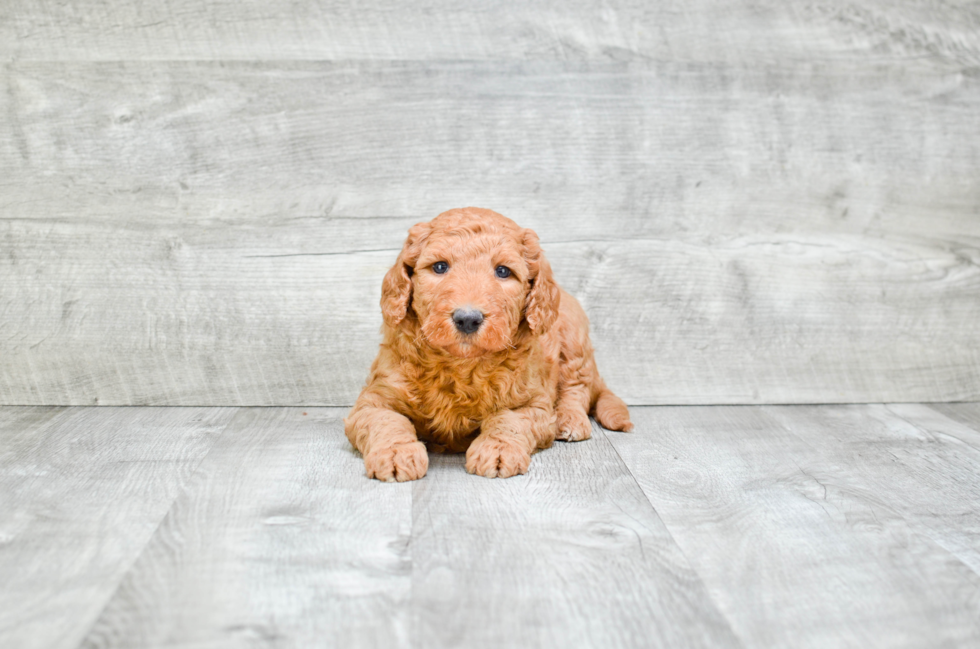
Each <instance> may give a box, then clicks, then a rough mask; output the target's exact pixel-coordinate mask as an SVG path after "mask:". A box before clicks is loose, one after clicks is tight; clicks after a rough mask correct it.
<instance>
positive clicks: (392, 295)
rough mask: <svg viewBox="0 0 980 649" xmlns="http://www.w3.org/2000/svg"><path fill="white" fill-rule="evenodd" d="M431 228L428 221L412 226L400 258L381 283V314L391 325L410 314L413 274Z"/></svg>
mask: <svg viewBox="0 0 980 649" xmlns="http://www.w3.org/2000/svg"><path fill="white" fill-rule="evenodd" d="M430 230H431V227H430V226H429V224H428V223H416V224H415V225H413V226H412V227H411V229H410V230H409V231H408V238H407V239H405V245H404V246H403V247H402V251H401V253H399V255H398V260H397V261H396V262H395V265H394V266H392V267H391V270H389V271H388V273H387V274H386V275H385V278H384V281H383V282H382V283H381V315H382V317H384V321H385V324H386V325H387V326H389V327H396V326H398V323H399V322H401V321H402V320H404V319H405V316H406V315H407V314H408V305H409V304H410V303H411V301H412V274H413V273H414V272H415V263H416V262H417V261H418V260H419V254H420V253H421V252H422V244H423V243H425V240H426V238H428V236H429V231H430Z"/></svg>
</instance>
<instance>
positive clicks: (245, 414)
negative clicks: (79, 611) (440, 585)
mask: <svg viewBox="0 0 980 649" xmlns="http://www.w3.org/2000/svg"><path fill="white" fill-rule="evenodd" d="M345 412H346V411H345V410H344V409H340V408H334V409H308V410H301V409H296V408H256V409H242V410H241V411H240V413H239V416H238V417H237V418H236V419H235V421H233V422H232V423H231V425H229V427H228V429H227V430H226V432H225V434H224V435H223V436H222V438H221V440H220V441H219V442H218V443H217V444H216V445H215V447H214V449H213V450H212V452H211V453H210V454H209V455H208V457H207V459H206V460H205V461H204V462H202V463H201V465H200V467H199V468H198V471H197V472H196V474H195V476H194V478H193V480H192V482H191V484H190V486H189V487H188V488H187V490H186V491H185V493H184V494H183V495H182V497H181V498H180V499H179V500H178V501H177V502H176V503H175V504H174V507H173V508H172V509H171V510H170V512H169V514H168V515H167V517H166V519H164V521H163V522H162V523H161V525H160V529H159V530H158V531H157V534H156V535H155V536H154V538H153V540H152V541H151V542H150V543H149V544H148V546H147V548H146V549H145V550H144V552H143V553H142V555H141V556H140V558H139V560H138V561H137V562H136V564H135V565H134V566H133V569H132V570H131V571H130V573H129V574H128V575H127V577H126V579H125V580H124V581H123V583H122V584H121V586H120V587H119V589H118V590H117V591H116V593H115V595H114V597H113V599H112V601H110V602H109V604H108V605H107V606H106V608H105V610H104V611H103V612H102V615H101V616H100V618H99V620H98V621H97V622H96V624H95V625H94V626H93V627H92V629H91V631H90V632H89V634H88V636H87V638H86V640H85V646H88V647H125V648H133V647H157V646H162V645H167V646H180V647H202V646H207V647H211V646H229V645H230V646H249V645H250V644H251V643H256V644H260V645H261V644H263V643H264V644H270V645H273V644H275V645H276V646H279V644H277V643H281V644H282V645H283V646H295V647H313V646H323V645H324V643H326V644H328V645H329V646H336V647H357V646H367V647H399V646H407V638H408V629H409V620H408V617H407V614H408V607H407V601H408V598H409V595H410V593H411V588H410V575H411V564H410V561H409V559H408V556H407V547H408V542H409V534H410V532H411V523H412V521H411V489H412V487H411V485H408V484H398V485H388V484H383V483H379V482H375V481H369V480H367V479H366V478H365V477H364V475H363V464H362V462H361V460H360V458H359V457H358V456H357V455H356V454H355V452H354V451H353V449H351V448H350V446H349V445H348V443H347V440H346V438H345V437H344V436H343V427H342V423H341V417H342V415H343V414H345Z"/></svg>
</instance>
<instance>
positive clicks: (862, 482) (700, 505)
mask: <svg viewBox="0 0 980 649" xmlns="http://www.w3.org/2000/svg"><path fill="white" fill-rule="evenodd" d="M924 412H927V409H924V408H922V407H916V408H915V409H914V412H904V413H902V414H908V415H915V416H917V417H918V416H921V415H923V413H924ZM633 418H634V421H635V422H636V424H637V430H638V431H640V432H639V433H638V434H636V435H630V436H610V437H609V439H610V441H611V442H612V443H613V445H614V446H615V447H616V449H617V451H618V452H619V453H620V455H621V456H622V457H623V459H624V461H625V462H626V464H627V466H628V467H629V468H630V471H631V472H632V474H633V475H634V476H636V477H637V479H638V481H639V483H640V485H641V487H642V488H643V490H644V493H645V494H646V495H647V497H648V498H649V499H650V501H651V502H652V503H653V505H654V507H655V508H656V510H657V512H658V514H659V515H660V516H661V518H662V519H663V520H664V523H665V524H666V526H667V528H668V530H669V531H670V532H671V534H672V536H673V537H674V538H675V539H676V541H677V543H678V545H679V546H680V547H681V549H682V550H683V551H684V553H685V555H686V556H687V557H689V559H690V560H691V564H692V565H693V566H694V568H695V570H696V571H697V572H698V574H699V575H700V576H701V578H702V579H703V580H704V582H705V585H706V586H707V588H708V591H709V592H710V593H711V595H712V598H713V599H714V600H715V601H716V602H717V603H718V605H719V608H720V609H721V611H722V612H723V614H724V615H725V616H726V619H728V620H729V621H730V623H731V625H732V628H733V630H734V631H735V632H736V633H737V634H738V636H739V637H740V639H742V641H743V642H744V643H745V644H746V645H747V646H795V647H823V646H835V647H849V646H853V647H866V646H902V647H935V646H944V645H948V646H970V645H972V644H976V643H977V642H978V640H980V622H978V620H980V616H978V615H977V611H978V610H980V608H978V607H980V574H978V573H977V572H975V571H974V570H973V569H971V567H970V566H969V565H968V564H967V563H966V560H967V559H968V557H967V556H966V555H965V554H962V553H960V552H958V551H957V550H956V549H954V548H952V546H951V544H950V543H949V541H950V540H956V539H954V538H953V537H951V536H950V534H949V532H951V531H953V532H955V531H956V530H957V529H959V530H961V531H962V532H963V533H964V534H972V533H974V532H973V531H974V530H975V528H976V525H975V521H973V518H974V517H975V505H976V502H977V500H976V495H975V494H976V490H977V489H978V487H980V481H978V478H977V475H980V472H978V471H977V468H978V467H980V458H978V457H977V449H976V448H974V447H969V448H968V449H966V453H967V454H966V455H965V456H962V457H959V458H957V459H955V461H951V460H953V459H954V456H955V455H956V454H957V453H959V452H962V451H963V450H964V449H963V447H961V446H959V445H957V444H954V443H951V440H950V439H949V438H947V437H946V436H945V435H944V434H942V433H941V432H939V431H936V432H927V431H926V430H924V429H923V428H921V427H919V426H913V425H910V424H909V423H908V421H906V420H905V419H904V418H902V417H899V416H897V414H896V412H895V411H891V410H889V409H886V408H885V407H883V406H850V407H841V406H824V407H780V408H775V407H770V408H765V409H761V408H756V407H713V408H659V409H646V408H641V409H634V414H633ZM937 423H939V424H941V426H940V428H942V427H946V428H947V430H948V427H949V425H950V424H951V423H952V422H949V421H948V420H946V421H945V422H937V421H936V420H933V422H932V424H937ZM953 425H954V426H955V424H953ZM644 433H646V434H644ZM964 467H967V468H968V467H972V472H971V471H968V470H965V469H964ZM942 484H955V487H954V488H953V489H951V490H949V491H943V490H942V489H941V488H940V485H942ZM971 508H972V513H970V512H971ZM964 512H965V513H966V514H967V518H966V519H965V522H960V520H959V518H958V517H960V516H961V515H962V514H964ZM961 549H962V548H961Z"/></svg>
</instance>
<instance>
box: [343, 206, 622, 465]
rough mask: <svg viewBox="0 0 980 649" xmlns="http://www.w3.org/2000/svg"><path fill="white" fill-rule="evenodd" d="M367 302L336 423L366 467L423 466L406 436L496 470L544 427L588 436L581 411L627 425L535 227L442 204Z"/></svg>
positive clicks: (557, 434) (544, 441) (525, 453)
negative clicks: (375, 318)
mask: <svg viewBox="0 0 980 649" xmlns="http://www.w3.org/2000/svg"><path fill="white" fill-rule="evenodd" d="M381 312H382V315H383V316H384V327H383V329H382V332H383V334H384V340H383V342H382V343H381V350H380V351H379V353H378V357H377V359H375V361H374V364H373V365H372V366H371V373H370V376H369V377H368V380H367V384H366V385H365V386H364V390H362V391H361V394H360V396H359V397H358V398H357V402H356V403H355V404H354V407H353V408H352V409H351V411H350V414H349V415H348V416H347V419H345V420H344V430H345V432H346V433H347V438H348V439H349V440H350V441H351V444H353V445H354V447H355V448H357V450H359V451H360V452H361V454H362V455H363V456H364V465H365V468H366V469H367V475H368V476H369V477H372V478H377V479H379V480H387V481H393V480H397V481H403V480H416V479H418V478H421V477H422V476H424V475H425V472H426V470H427V469H428V466H429V458H428V455H426V447H425V446H424V445H423V444H422V442H420V441H419V440H423V441H424V442H427V443H428V448H429V450H432V451H440V452H441V451H450V452H461V451H463V450H465V451H466V470H467V471H469V472H470V473H477V474H479V475H482V476H486V477H488V478H493V477H501V478H507V477H510V476H513V475H516V474H518V473H526V472H527V468H528V464H529V463H530V462H531V454H532V453H534V452H535V451H536V450H538V449H542V448H548V447H549V446H551V443H552V442H553V441H554V440H555V439H556V438H557V439H563V440H569V441H576V440H583V439H588V438H589V436H590V435H591V432H592V426H591V424H590V423H589V413H590V412H591V413H592V414H594V415H595V418H596V419H597V420H598V421H599V423H600V424H602V425H603V426H605V427H606V428H609V429H612V430H623V431H628V430H632V428H633V424H631V423H630V419H629V412H628V411H627V409H626V404H624V403H623V401H622V400H621V399H620V398H619V397H617V396H616V395H614V394H613V393H612V392H611V391H610V390H609V389H608V388H606V385H605V383H603V381H602V378H600V376H599V371H598V369H597V368H596V365H595V359H594V358H593V352H592V344H591V343H590V342H589V321H588V319H587V318H586V315H585V311H583V310H582V307H581V305H579V303H578V301H576V300H575V298H573V297H572V296H571V295H569V294H568V293H566V292H564V291H563V290H561V288H559V287H558V285H557V284H556V283H555V280H554V278H553V277H552V275H551V266H550V265H549V264H548V260H547V259H545V257H544V255H543V254H542V253H541V247H540V246H539V245H538V236H537V235H536V234H535V233H534V232H533V231H532V230H528V229H525V228H520V227H518V226H517V224H516V223H514V222H513V221H511V220H510V219H508V218H506V217H504V216H501V215H500V214H497V213H496V212H493V211H491V210H486V209H480V208H474V207H468V208H463V209H455V210H450V211H448V212H444V213H442V214H440V215H439V216H437V217H436V218H434V219H433V220H432V221H430V222H429V223H419V224H417V225H415V226H413V227H412V228H411V229H410V230H409V232H408V239H407V240H406V241H405V246H404V248H403V249H402V251H401V254H400V255H399V256H398V260H397V261H396V262H395V265H394V266H393V267H392V269H391V270H390V271H388V274H387V275H385V278H384V283H383V284H382V287H381Z"/></svg>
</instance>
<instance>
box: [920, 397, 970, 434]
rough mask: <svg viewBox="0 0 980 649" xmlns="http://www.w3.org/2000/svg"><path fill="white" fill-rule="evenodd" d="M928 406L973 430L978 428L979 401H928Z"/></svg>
mask: <svg viewBox="0 0 980 649" xmlns="http://www.w3.org/2000/svg"><path fill="white" fill-rule="evenodd" d="M929 407H931V408H932V409H933V410H937V411H939V412H941V413H942V414H944V415H946V416H947V417H949V418H950V419H953V420H955V421H958V422H960V423H961V424H966V425H967V426H969V427H970V428H972V429H973V430H980V403H976V402H973V403H930V404H929Z"/></svg>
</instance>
